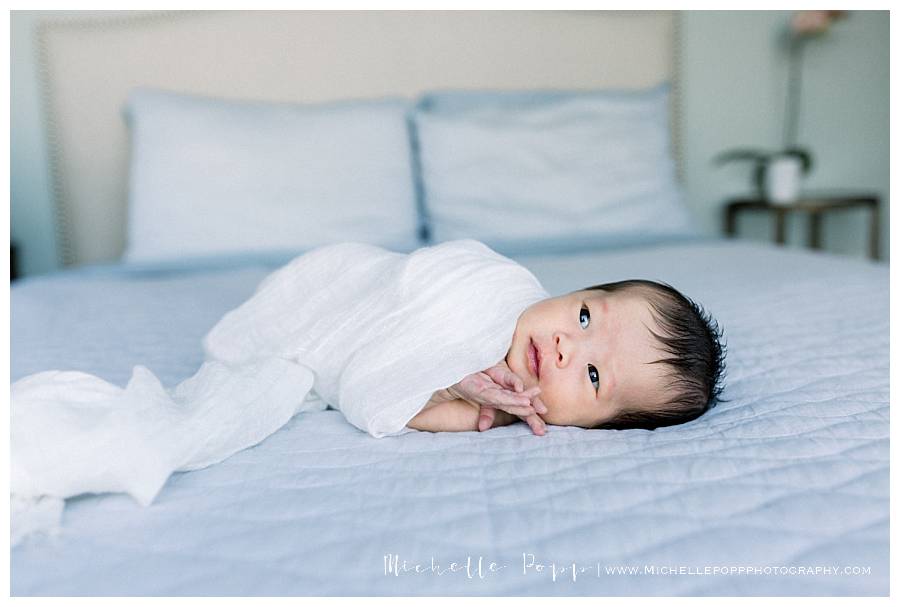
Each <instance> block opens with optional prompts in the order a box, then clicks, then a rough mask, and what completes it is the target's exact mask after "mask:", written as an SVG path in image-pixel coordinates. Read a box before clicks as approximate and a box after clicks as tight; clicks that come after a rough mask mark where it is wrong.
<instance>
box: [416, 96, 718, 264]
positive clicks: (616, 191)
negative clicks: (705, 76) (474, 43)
mask: <svg viewBox="0 0 900 607" xmlns="http://www.w3.org/2000/svg"><path fill="white" fill-rule="evenodd" d="M669 91H670V86H669V84H668V83H662V84H659V85H657V86H654V87H652V88H649V89H641V90H579V91H572V90H570V91H564V90H554V89H545V90H524V91H437V92H431V93H428V94H426V95H424V96H422V97H421V98H420V100H419V102H418V103H417V105H416V108H415V110H414V112H413V126H414V143H415V146H416V150H417V155H416V156H417V159H418V164H419V166H418V169H419V170H418V172H417V173H418V178H419V183H418V187H419V189H420V195H421V198H422V200H423V206H424V209H423V210H424V212H425V215H426V217H427V224H428V227H429V232H430V234H429V236H430V240H431V241H433V242H442V241H445V240H454V239H458V238H475V239H478V240H481V241H483V242H485V243H486V244H488V245H489V246H493V247H499V246H506V247H511V248H516V249H522V250H524V249H527V248H528V247H529V246H531V245H535V244H536V243H539V242H548V241H552V242H554V243H560V242H566V241H567V240H571V241H573V242H579V243H583V242H584V241H585V240H586V239H587V240H590V239H597V241H598V243H599V244H602V242H603V241H609V242H612V241H615V242H627V241H628V240H629V239H630V238H632V237H633V238H634V239H637V240H640V241H646V240H647V238H648V237H650V238H652V237H660V238H667V237H675V238H681V237H695V236H698V235H700V231H699V230H698V229H697V226H696V224H695V222H694V220H693V218H692V217H691V215H690V213H689V211H688V209H687V207H686V206H685V204H684V201H683V199H682V192H681V188H680V186H679V184H678V183H677V178H676V175H675V165H674V161H673V160H672V157H671V153H670V136H669ZM498 250H499V249H498Z"/></svg>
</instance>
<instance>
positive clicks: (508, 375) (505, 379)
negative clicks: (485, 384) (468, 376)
mask: <svg viewBox="0 0 900 607" xmlns="http://www.w3.org/2000/svg"><path fill="white" fill-rule="evenodd" d="M484 373H487V375H488V376H489V377H490V378H491V379H493V380H494V381H495V382H496V383H498V384H500V385H501V386H505V387H507V388H509V389H511V390H515V391H516V392H521V391H522V390H524V389H525V384H524V383H522V379H521V378H520V377H519V376H518V375H516V374H515V373H513V372H512V371H510V370H509V369H508V368H506V367H503V366H495V367H491V368H490V369H487V370H485V371H484Z"/></svg>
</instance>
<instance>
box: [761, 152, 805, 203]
mask: <svg viewBox="0 0 900 607" xmlns="http://www.w3.org/2000/svg"><path fill="white" fill-rule="evenodd" d="M801 169H802V165H801V163H800V159H799V158H797V157H796V156H779V157H777V158H774V159H772V160H771V161H769V163H768V164H767V165H766V174H765V180H764V187H765V194H766V200H768V201H769V202H770V203H772V204H791V203H792V202H795V201H796V200H797V196H798V195H799V194H800V172H801Z"/></svg>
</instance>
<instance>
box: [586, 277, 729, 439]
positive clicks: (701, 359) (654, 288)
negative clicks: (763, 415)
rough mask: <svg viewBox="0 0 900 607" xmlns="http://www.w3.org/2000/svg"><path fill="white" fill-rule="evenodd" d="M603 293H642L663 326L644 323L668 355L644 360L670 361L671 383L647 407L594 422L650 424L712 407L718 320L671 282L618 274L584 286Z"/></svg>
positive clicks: (610, 426) (720, 363)
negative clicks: (665, 393)
mask: <svg viewBox="0 0 900 607" xmlns="http://www.w3.org/2000/svg"><path fill="white" fill-rule="evenodd" d="M595 289H599V290H602V291H606V292H607V293H616V292H619V291H626V290H634V291H639V292H642V293H643V294H646V295H647V301H648V303H649V304H650V307H651V315H652V316H653V318H654V320H656V322H657V324H658V325H659V326H660V328H661V329H662V332H663V335H658V334H657V333H655V332H654V331H653V330H652V329H650V328H649V327H648V330H649V331H650V333H651V334H652V335H653V336H654V337H655V338H656V340H657V342H658V343H659V344H660V346H661V348H662V349H663V350H664V351H665V352H666V353H668V354H670V355H671V357H670V358H661V359H659V360H655V361H652V362H651V363H647V364H656V363H663V364H665V365H667V366H668V367H669V373H668V377H670V379H671V381H670V382H669V383H668V384H667V386H666V387H667V389H668V388H674V390H672V391H671V394H670V396H669V397H668V398H667V400H666V401H665V402H663V403H659V404H658V405H657V406H655V407H651V408H647V409H646V410H641V409H632V408H629V407H627V406H626V407H625V408H624V409H623V410H622V411H620V412H619V413H618V414H617V415H616V417H615V418H613V419H611V420H608V421H606V422H603V423H601V424H598V425H596V426H594V428H597V429H604V430H625V429H628V428H644V429H647V430H653V429H655V428H658V427H661V426H673V425H675V424H682V423H684V422H689V421H691V420H692V419H696V418H698V417H700V416H701V415H703V414H704V413H706V412H707V411H708V410H709V409H710V408H712V407H714V406H715V405H716V403H717V402H727V400H726V399H722V398H721V394H722V390H723V389H724V386H723V385H722V381H723V378H724V372H725V348H724V347H723V346H722V345H721V343H720V341H719V340H720V338H721V337H722V332H721V330H720V329H719V325H718V323H717V322H716V321H715V320H714V319H713V318H712V317H711V316H709V314H707V313H705V312H704V311H703V309H702V308H701V307H700V306H699V305H698V304H696V303H694V302H693V301H691V300H690V299H688V298H687V297H685V296H684V295H682V294H681V293H679V292H678V291H676V290H675V289H674V288H672V286H671V285H668V284H666V283H662V282H655V281H652V280H640V279H635V280H622V281H619V282H609V283H605V284H602V285H596V286H593V287H587V288H586V289H583V290H585V291H590V290H595Z"/></svg>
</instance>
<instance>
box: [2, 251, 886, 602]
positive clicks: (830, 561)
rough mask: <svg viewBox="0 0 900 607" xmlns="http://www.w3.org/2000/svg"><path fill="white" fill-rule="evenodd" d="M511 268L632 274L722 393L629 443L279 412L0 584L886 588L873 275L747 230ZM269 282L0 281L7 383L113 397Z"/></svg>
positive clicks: (583, 277)
mask: <svg viewBox="0 0 900 607" xmlns="http://www.w3.org/2000/svg"><path fill="white" fill-rule="evenodd" d="M517 259H518V260H519V261H521V262H523V263H524V264H526V265H527V266H528V267H529V268H530V269H531V270H532V271H533V272H534V273H535V274H536V275H537V276H538V278H539V279H541V281H542V282H543V283H544V285H545V287H546V288H547V289H548V290H549V291H550V292H551V293H553V294H560V293H563V292H565V291H568V290H574V289H578V288H582V287H586V286H590V285H593V284H597V283H600V282H606V281H613V280H621V279H625V278H650V279H656V280H664V281H666V282H669V283H670V284H672V285H673V286H675V287H676V288H678V289H679V290H681V291H682V292H684V293H685V294H686V295H688V296H689V297H691V298H693V299H695V300H696V301H699V302H700V303H701V304H703V306H704V307H705V308H706V309H707V310H709V311H710V312H711V313H712V314H713V315H714V316H715V317H716V319H717V320H718V321H719V323H720V324H721V325H722V327H723V328H724V330H725V336H726V340H727V351H728V355H727V363H728V375H727V379H726V385H727V387H726V390H725V393H724V394H723V396H724V398H726V399H730V402H723V403H721V404H719V406H718V407H716V408H715V409H714V410H713V411H711V412H710V413H708V414H706V415H705V416H703V417H702V418H700V419H698V420H695V421H693V422H691V423H688V424H684V425H681V426H676V427H669V428H661V429H659V430H656V431H652V432H651V431H645V430H628V431H602V430H592V431H588V430H582V429H579V428H563V427H551V428H550V432H549V433H548V434H547V435H546V436H544V437H536V436H532V434H531V432H530V431H529V430H528V428H527V426H525V425H524V424H515V425H512V426H507V427H503V428H497V429H494V430H491V431H490V432H487V433H482V434H479V433H477V432H466V433H441V434H432V433H427V432H411V433H409V434H406V435H403V436H399V437H389V438H383V439H374V438H371V437H369V436H368V435H366V434H364V433H362V432H360V431H359V430H357V429H356V428H354V427H353V426H351V425H350V424H348V423H347V422H345V421H344V420H343V418H342V417H341V414H340V413H339V412H337V411H332V410H328V411H323V412H321V413H313V414H301V415H298V416H296V417H295V418H294V419H292V420H291V421H290V422H289V423H288V425H287V426H285V427H284V428H282V429H281V430H279V431H278V432H276V433H275V434H274V435H272V436H271V437H269V438H268V439H266V440H265V441H264V442H263V443H261V444H259V445H258V446H256V447H254V448H251V449H248V450H245V451H243V452H240V453H238V454H236V455H234V456H232V457H231V458H229V459H228V460H226V461H224V462H222V463H221V464H219V465H215V466H212V467H209V468H207V469H204V470H199V471H194V472H187V473H176V474H175V475H174V476H173V477H171V478H170V479H169V482H168V483H167V485H166V486H165V487H164V488H163V490H162V491H161V493H160V494H159V496H158V498H157V500H156V502H154V503H153V504H152V505H151V506H150V507H148V508H142V507H140V506H138V505H137V504H136V503H135V502H133V501H132V500H131V499H130V498H129V497H127V496H124V495H102V496H97V495H84V496H81V497H78V498H75V499H72V500H69V502H68V506H67V509H66V512H65V514H64V517H63V529H62V531H61V533H60V534H59V535H57V536H54V537H46V536H37V537H35V536H33V537H31V538H29V539H27V540H26V541H25V542H24V543H23V544H22V545H20V546H18V547H17V548H15V549H13V550H12V552H11V592H12V594H13V595H82V594H87V595H482V594H483V595H887V593H888V590H889V588H888V580H889V572H888V550H889V533H888V531H889V500H888V498H889V492H888V478H889V460H888V454H889V450H888V444H889V443H888V437H889V432H888V427H889V307H888V298H889V282H888V266H887V265H884V264H873V263H869V262H866V261H863V260H858V259H850V258H844V257H838V256H833V255H828V254H814V253H811V252H807V251H802V250H797V249H783V248H775V247H771V246H768V245H763V244H755V243H749V242H746V241H745V242H743V243H741V242H730V241H704V242H696V243H679V244H668V245H661V246H656V247H647V248H641V249H632V250H622V251H618V252H610V251H606V252H593V253H592V252H582V253H579V254H573V255H567V256H552V257H551V256H535V257H519V258H517ZM269 269H270V268H269V267H266V266H264V265H260V264H258V263H257V264H245V265H244V266H242V267H238V268H232V269H227V268H225V267H221V268H207V269H205V270H203V271H199V270H197V271H192V272H181V273H178V272H170V271H164V270H159V271H156V272H154V271H150V270H149V269H148V268H144V269H141V270H131V271H128V270H125V269H119V268H112V267H111V268H105V269H103V268H101V269H94V270H93V271H76V272H72V273H66V274H61V275H56V276H48V277H44V278H35V279H28V280H25V281H22V282H19V283H16V286H15V287H14V288H13V289H12V301H11V315H12V325H11V339H12V352H11V374H12V379H13V380H16V379H18V378H21V377H23V376H25V375H27V374H29V373H33V372H37V371H42V370H46V369H51V368H61V369H78V370H82V371H86V372H89V373H93V374H96V375H99V376H100V377H102V378H104V379H107V380H109V381H112V382H114V383H117V384H120V385H123V384H124V383H125V382H126V381H127V380H128V378H129V377H130V374H131V368H132V366H133V365H135V364H143V365H146V366H147V367H149V368H150V369H151V370H152V371H153V372H154V373H156V374H157V375H158V376H159V377H160V378H161V379H162V380H163V382H164V383H166V384H167V385H174V384H175V383H177V382H179V381H180V380H182V379H184V378H186V377H188V376H190V375H192V374H193V373H194V371H195V370H196V369H197V367H198V366H199V364H200V361H201V358H202V349H201V338H202V336H203V335H204V334H205V333H206V331H207V330H208V329H209V328H210V327H212V326H213V324H215V322H216V320H217V319H218V318H219V317H220V316H221V315H222V313H224V312H225V311H227V310H229V309H231V308H232V307H234V306H236V305H237V304H238V303H240V302H241V301H243V300H244V299H245V298H246V297H247V296H249V295H250V294H251V293H252V291H253V289H254V288H255V286H256V284H257V282H258V281H259V280H260V279H262V277H263V276H264V275H265V274H266V273H267V272H268V271H269ZM523 555H524V556H523ZM395 558H396V561H395V560H394V559H395ZM432 558H433V559H434V568H433V567H432ZM467 559H468V560H469V562H470V567H469V569H468V570H467V569H466V563H467ZM479 559H480V560H481V572H480V573H479V571H478V564H479ZM404 561H406V567H405V568H404ZM395 562H396V565H397V568H396V569H395V568H394V563H395ZM454 562H455V563H458V565H457V567H456V568H454V567H452V565H451V563H454ZM492 562H493V563H494V564H495V565H494V567H493V569H494V570H493V571H492V570H491V563H492ZM386 563H390V566H388V565H386ZM573 563H574V564H575V573H576V575H575V579H574V580H573V575H572V564H573ZM415 565H419V566H420V571H419V572H416V571H415V570H414V567H415ZM526 565H530V566H526ZM538 565H543V566H544V567H543V568H539V567H538ZM554 567H555V576H556V579H555V580H554ZM616 567H632V568H634V569H631V570H628V569H619V570H616V569H615V568H616ZM732 567H734V568H735V569H730V568H732ZM738 567H744V568H747V569H744V570H739V569H736V568H738ZM817 567H818V568H820V569H818V570H817V569H815V568H817ZM854 567H855V568H857V569H853V568H854ZM457 568H458V570H457ZM723 568H724V570H723ZM807 568H809V570H807ZM826 568H828V569H826ZM831 568H835V569H834V570H832V569H831ZM439 573H441V574H439Z"/></svg>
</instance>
